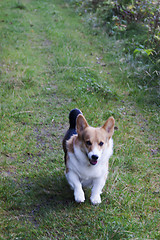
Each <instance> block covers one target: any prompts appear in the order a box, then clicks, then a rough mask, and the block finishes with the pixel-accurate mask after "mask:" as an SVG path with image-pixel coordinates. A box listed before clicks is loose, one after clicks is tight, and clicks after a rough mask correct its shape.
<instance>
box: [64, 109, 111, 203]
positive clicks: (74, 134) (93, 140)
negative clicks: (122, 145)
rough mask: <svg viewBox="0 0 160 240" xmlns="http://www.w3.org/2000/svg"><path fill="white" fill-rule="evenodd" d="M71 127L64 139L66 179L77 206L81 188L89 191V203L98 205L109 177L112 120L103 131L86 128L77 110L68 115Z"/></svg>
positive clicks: (108, 121) (79, 200) (82, 194)
mask: <svg viewBox="0 0 160 240" xmlns="http://www.w3.org/2000/svg"><path fill="white" fill-rule="evenodd" d="M69 124H70V127H69V129H68V131H67V132H66V134H65V136H64V138H63V150H64V159H65V166H66V170H65V176H66V179H67V181H68V183H69V185H70V186H71V188H72V189H73V190H74V198H75V201H76V202H78V203H82V202H84V201H85V194H84V191H83V187H91V189H92V190H91V197H90V201H91V203H92V204H93V205H97V204H100V203H101V196H100V195H101V193H102V189H103V187H104V185H105V182H106V179H107V175H108V164H109V158H110V157H111V155H112V154H113V140H112V135H113V133H114V125H115V120H114V118H113V117H109V118H108V120H107V121H106V122H105V123H104V125H103V126H102V127H99V128H94V127H91V126H89V125H88V123H87V121H86V119H85V117H84V116H83V114H82V112H81V111H80V110H79V109H76V108H75V109H73V110H71V111H70V114H69Z"/></svg>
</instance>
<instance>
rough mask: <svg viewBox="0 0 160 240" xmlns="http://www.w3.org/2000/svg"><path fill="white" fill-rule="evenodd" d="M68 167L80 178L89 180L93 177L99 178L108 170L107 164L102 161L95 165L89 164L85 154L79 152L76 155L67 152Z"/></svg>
mask: <svg viewBox="0 0 160 240" xmlns="http://www.w3.org/2000/svg"><path fill="white" fill-rule="evenodd" d="M68 167H69V169H72V170H73V171H74V172H76V174H77V175H78V176H79V178H80V179H82V180H86V181H87V180H90V179H94V178H99V177H101V176H103V175H104V174H105V173H106V174H107V172H108V164H107V163H106V164H104V162H103V163H102V162H99V163H97V164H96V165H94V166H93V165H91V164H90V163H89V161H88V159H87V157H86V156H85V154H83V153H81V154H79V155H78V157H77V156H75V154H73V153H69V162H68Z"/></svg>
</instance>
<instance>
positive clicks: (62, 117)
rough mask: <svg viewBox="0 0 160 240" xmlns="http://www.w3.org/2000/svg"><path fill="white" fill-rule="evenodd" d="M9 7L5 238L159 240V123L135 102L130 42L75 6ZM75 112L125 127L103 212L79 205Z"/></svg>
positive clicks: (4, 87)
mask: <svg viewBox="0 0 160 240" xmlns="http://www.w3.org/2000/svg"><path fill="white" fill-rule="evenodd" d="M0 7H1V8H2V15H1V18H0V27H1V33H2V35H1V36H0V42H1V47H2V49H3V51H2V54H1V63H0V64H1V89H0V91H1V92H0V93H1V98H2V101H1V103H2V108H1V138H2V143H1V163H2V164H1V183H2V184H1V199H2V214H1V215H2V218H1V220H2V224H1V231H0V232H1V233H0V234H1V235H0V236H1V238H2V239H114V240H116V239H156V238H157V237H158V224H159V221H158V214H159V212H158V193H159V181H158V180H159V179H158V174H159V168H158V157H159V151H158V137H159V135H158V121H159V114H158V111H157V108H156V106H155V107H154V106H153V107H152V108H151V107H150V108H148V107H147V106H146V107H145V108H144V109H142V108H141V106H140V105H138V104H137V103H136V101H134V94H135V97H136V92H135V90H134V89H132V86H130V85H128V84H127V83H128V82H127V81H128V80H127V76H128V73H127V70H126V69H127V63H124V62H123V63H122V57H123V53H122V45H121V41H119V40H116V39H114V38H109V37H108V36H107V35H106V34H104V33H103V32H102V33H100V32H99V33H98V34H95V32H94V31H93V30H92V29H91V28H90V27H89V26H88V25H87V24H86V23H85V22H84V20H83V18H82V17H81V16H78V14H77V13H76V12H75V10H74V9H71V7H70V5H69V4H68V2H66V1H64V2H63V1H52V0H46V1H42V0H39V1H36V0H33V1H28V0H23V1H18V3H16V2H14V3H13V1H11V0H9V1H7V2H6V1H5V0H2V1H1V3H0ZM75 107H78V108H80V109H81V111H82V112H83V114H84V115H85V117H86V119H87V121H88V123H89V124H90V125H92V126H101V125H102V124H103V123H104V122H105V121H106V119H107V118H108V117H109V116H114V118H115V121H116V127H115V133H114V136H113V139H114V155H113V157H112V158H111V161H110V173H109V178H108V181H107V183H106V186H105V188H104V192H103V194H102V204H101V205H99V206H97V207H94V206H92V205H91V204H90V202H89V200H87V201H86V202H85V203H84V204H80V205H77V204H75V203H74V201H73V192H72V191H70V189H69V186H68V184H67V182H66V180H65V177H64V156H63V151H62V145H61V140H62V137H63V134H64V133H65V130H66V129H67V127H68V114H69V111H70V110H71V109H72V108H75ZM89 196H90V191H89V190H88V191H86V198H87V199H89Z"/></svg>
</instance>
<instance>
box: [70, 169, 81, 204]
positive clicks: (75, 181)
mask: <svg viewBox="0 0 160 240" xmlns="http://www.w3.org/2000/svg"><path fill="white" fill-rule="evenodd" d="M66 178H67V180H68V183H69V184H70V186H71V188H72V189H73V190H74V198H75V201H76V202H78V203H81V202H84V201H85V196H84V191H83V189H82V184H81V182H80V180H79V177H78V175H77V174H76V173H75V172H73V171H71V170H70V171H69V172H68V173H66Z"/></svg>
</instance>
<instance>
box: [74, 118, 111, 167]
mask: <svg viewBox="0 0 160 240" xmlns="http://www.w3.org/2000/svg"><path fill="white" fill-rule="evenodd" d="M114 124H115V120H114V118H113V117H110V118H108V120H107V121H106V122H105V124H104V125H103V126H102V127H100V128H94V127H90V126H89V125H88V123H87V121H86V119H85V118H84V116H83V115H81V114H80V115H79V116H78V117H77V133H78V139H79V141H80V142H81V150H82V151H83V152H85V154H86V155H87V157H88V159H89V162H90V164H92V165H96V164H97V162H98V161H99V160H100V158H101V155H102V153H103V151H104V149H106V147H107V144H109V139H110V138H111V137H112V135H113V132H114Z"/></svg>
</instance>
